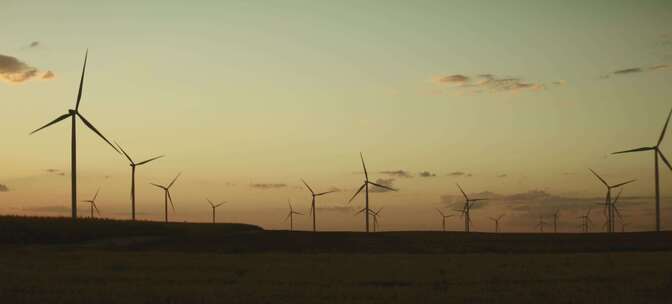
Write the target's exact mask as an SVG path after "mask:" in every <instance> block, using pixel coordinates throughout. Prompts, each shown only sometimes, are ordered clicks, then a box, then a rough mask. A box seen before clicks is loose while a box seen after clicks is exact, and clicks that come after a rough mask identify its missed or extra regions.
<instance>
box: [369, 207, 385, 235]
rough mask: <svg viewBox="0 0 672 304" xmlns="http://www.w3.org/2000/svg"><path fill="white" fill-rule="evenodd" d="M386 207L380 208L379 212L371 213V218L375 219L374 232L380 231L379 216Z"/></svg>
mask: <svg viewBox="0 0 672 304" xmlns="http://www.w3.org/2000/svg"><path fill="white" fill-rule="evenodd" d="M383 208H384V207H380V208H378V211H371V216H372V217H373V232H376V231H377V230H378V215H380V211H382V210H383Z"/></svg>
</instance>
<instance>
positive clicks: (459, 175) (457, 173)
mask: <svg viewBox="0 0 672 304" xmlns="http://www.w3.org/2000/svg"><path fill="white" fill-rule="evenodd" d="M447 175H448V176H451V177H462V176H464V177H472V174H471V173H466V172H462V171H455V172H450V173H448V174H447Z"/></svg>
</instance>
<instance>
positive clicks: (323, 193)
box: [315, 190, 336, 196]
mask: <svg viewBox="0 0 672 304" xmlns="http://www.w3.org/2000/svg"><path fill="white" fill-rule="evenodd" d="M334 192H336V191H335V190H331V191H326V192H322V193H318V194H315V196H321V195H325V194H329V193H334Z"/></svg>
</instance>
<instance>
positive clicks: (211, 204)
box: [206, 198, 215, 208]
mask: <svg viewBox="0 0 672 304" xmlns="http://www.w3.org/2000/svg"><path fill="white" fill-rule="evenodd" d="M206 200H207V201H208V204H210V207H212V208H215V204H213V203H212V201H210V199H209V198H206Z"/></svg>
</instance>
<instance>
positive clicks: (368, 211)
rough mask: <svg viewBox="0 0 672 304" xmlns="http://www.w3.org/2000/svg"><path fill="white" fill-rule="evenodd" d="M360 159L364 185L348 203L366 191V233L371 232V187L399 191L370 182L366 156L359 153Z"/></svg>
mask: <svg viewBox="0 0 672 304" xmlns="http://www.w3.org/2000/svg"><path fill="white" fill-rule="evenodd" d="M359 157H360V158H361V159H362V168H364V183H363V184H362V186H361V187H359V189H358V190H357V192H355V194H354V195H353V196H352V197H351V198H350V200H349V201H348V203H350V202H352V200H353V199H355V197H357V195H358V194H359V193H360V192H362V190H365V191H364V192H365V196H364V197H365V199H364V210H366V212H364V223H365V226H366V232H369V215H370V214H371V208H369V185H372V186H376V187H379V188H383V189H387V190H390V191H397V190H396V189H392V188H390V187H387V186H383V185H380V184H376V183H374V182H372V181H370V180H369V173H368V172H367V171H366V164H364V155H362V153H361V152H360V153H359Z"/></svg>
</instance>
